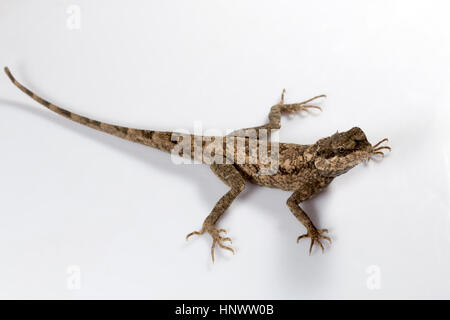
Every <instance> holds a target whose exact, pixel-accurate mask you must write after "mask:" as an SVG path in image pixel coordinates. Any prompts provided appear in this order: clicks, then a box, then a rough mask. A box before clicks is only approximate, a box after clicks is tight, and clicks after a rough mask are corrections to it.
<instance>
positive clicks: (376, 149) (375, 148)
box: [370, 138, 392, 158]
mask: <svg viewBox="0 0 450 320" xmlns="http://www.w3.org/2000/svg"><path fill="white" fill-rule="evenodd" d="M387 141H388V139H387V138H384V139H383V140H381V141H380V142H378V143H377V144H375V145H374V146H373V147H372V150H371V151H370V155H376V154H378V155H380V156H381V157H383V158H384V152H383V151H380V150H383V149H386V150H389V151H391V150H392V149H391V147H389V146H380V144H382V143H383V142H387Z"/></svg>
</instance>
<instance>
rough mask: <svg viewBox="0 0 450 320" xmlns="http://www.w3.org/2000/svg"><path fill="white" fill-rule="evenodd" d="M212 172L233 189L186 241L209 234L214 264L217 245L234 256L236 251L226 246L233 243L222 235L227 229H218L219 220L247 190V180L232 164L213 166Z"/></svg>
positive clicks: (218, 202)
mask: <svg viewBox="0 0 450 320" xmlns="http://www.w3.org/2000/svg"><path fill="white" fill-rule="evenodd" d="M211 170H212V171H213V172H214V173H215V174H216V176H217V177H219V178H220V180H222V181H223V182H224V183H225V184H226V185H228V186H229V187H230V188H231V189H230V190H229V191H228V192H227V193H226V194H225V195H224V196H222V198H220V200H219V201H217V203H216V205H215V206H214V208H213V210H212V211H211V213H210V214H209V215H208V216H207V217H206V219H205V221H204V222H203V225H202V228H201V230H200V231H193V232H191V233H189V234H188V235H187V236H186V240H187V239H188V238H189V237H191V236H193V235H202V234H204V233H205V232H208V233H209V235H210V236H211V237H212V239H213V242H212V246H211V258H212V261H213V262H214V249H215V247H216V245H218V246H219V247H220V248H222V249H225V250H228V251H231V252H232V253H233V254H234V250H233V249H232V248H231V247H228V246H226V245H224V242H226V241H228V242H230V243H232V240H231V239H230V238H229V237H222V236H221V233H224V234H226V231H225V229H218V228H217V227H216V223H217V220H219V218H220V217H221V216H222V215H223V214H224V212H225V211H226V210H227V209H228V207H229V206H230V205H231V203H232V202H233V201H234V199H235V198H236V197H237V196H238V195H239V193H241V192H242V190H244V188H245V180H244V178H243V177H242V176H241V174H240V173H239V171H238V170H237V169H236V168H235V167H234V166H233V165H231V164H213V165H211Z"/></svg>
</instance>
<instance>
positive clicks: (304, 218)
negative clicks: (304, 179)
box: [286, 187, 331, 254]
mask: <svg viewBox="0 0 450 320" xmlns="http://www.w3.org/2000/svg"><path fill="white" fill-rule="evenodd" d="M315 193H316V192H314V191H313V190H312V189H311V188H308V187H304V188H302V189H299V190H297V191H295V192H294V193H293V194H292V195H291V196H290V197H289V199H288V200H287V202H286V203H287V206H288V207H289V209H290V210H291V212H292V213H293V214H294V216H295V217H296V218H297V219H298V221H300V222H301V223H302V224H303V225H304V226H305V228H306V230H307V233H306V234H303V235H301V236H299V237H298V238H297V242H299V241H300V240H301V239H303V238H311V245H310V247H309V254H311V251H312V248H313V245H314V243H317V244H318V245H319V246H320V248H321V249H322V253H323V252H324V247H323V244H322V242H320V239H325V240H328V241H330V243H331V239H330V237H327V236H324V235H322V233H325V232H328V230H327V229H317V228H316V227H315V226H314V224H313V223H312V221H311V219H310V218H309V217H308V215H307V214H306V212H305V211H303V209H302V208H300V206H299V204H300V203H301V202H303V201H305V200H307V199H309V198H311V197H312V195H313V194H315Z"/></svg>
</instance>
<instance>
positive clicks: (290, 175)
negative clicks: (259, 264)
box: [4, 67, 391, 262]
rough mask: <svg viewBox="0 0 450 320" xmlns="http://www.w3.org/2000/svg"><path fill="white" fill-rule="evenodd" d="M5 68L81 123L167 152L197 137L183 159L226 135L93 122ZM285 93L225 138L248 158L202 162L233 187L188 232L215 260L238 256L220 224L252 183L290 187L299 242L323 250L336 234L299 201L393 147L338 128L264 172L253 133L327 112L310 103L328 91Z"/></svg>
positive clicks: (287, 148) (290, 147) (281, 148)
mask: <svg viewBox="0 0 450 320" xmlns="http://www.w3.org/2000/svg"><path fill="white" fill-rule="evenodd" d="M4 71H5V73H6V75H7V76H8V77H9V79H10V80H11V81H12V83H13V84H14V85H15V86H17V87H18V88H19V89H20V90H22V91H23V92H24V93H25V94H27V95H28V96H30V97H31V98H32V99H34V100H35V101H37V102H38V103H40V104H42V105H43V106H45V107H47V108H48V109H49V110H51V111H53V112H55V113H57V114H59V115H61V116H63V117H65V118H68V119H70V120H72V121H75V122H77V123H79V124H81V125H85V126H88V127H90V128H93V129H96V130H99V131H102V132H104V133H107V134H110V135H113V136H116V137H119V138H123V139H126V140H129V141H132V142H136V143H140V144H143V145H145V146H149V147H153V148H156V149H159V150H161V151H164V152H168V153H170V152H174V150H176V149H177V147H178V146H179V144H180V143H181V142H182V141H183V140H184V139H186V138H192V140H191V142H190V145H189V147H190V148H188V151H187V152H184V153H183V154H181V152H176V153H177V155H181V156H182V157H188V158H191V159H194V158H195V156H194V153H195V152H194V150H193V149H195V146H194V143H193V142H192V141H199V140H200V145H201V147H203V148H205V147H208V145H209V144H210V143H211V141H214V140H217V141H223V140H220V139H222V138H224V137H203V136H194V135H184V136H182V138H181V139H180V138H179V137H178V138H174V134H176V133H175V132H171V131H155V130H144V129H134V128H128V127H123V126H118V125H114V124H109V123H104V122H101V121H97V120H93V119H90V118H87V117H84V116H82V115H79V114H77V113H74V112H71V111H68V110H66V109H63V108H61V107H58V106H56V105H55V104H52V103H50V102H48V101H47V100H45V99H43V98H41V97H40V96H38V95H36V94H35V93H33V92H32V91H31V90H29V89H28V88H27V87H25V86H24V85H22V84H21V83H20V82H18V81H17V80H16V79H15V78H14V76H13V75H12V74H11V72H10V70H9V69H8V67H5V68H4ZM285 92H286V90H285V89H283V91H282V94H281V99H280V101H279V102H278V103H277V104H275V105H273V106H272V107H271V108H270V112H269V122H267V123H266V124H264V125H262V126H258V127H252V128H245V129H240V130H236V131H233V132H231V133H230V134H228V135H227V136H226V137H225V138H233V139H234V141H233V143H234V145H237V144H238V143H239V142H240V143H242V144H243V145H244V146H245V147H244V149H243V150H244V151H243V152H244V154H243V156H244V158H245V159H246V161H243V162H239V161H236V159H237V158H238V157H239V155H238V154H237V152H234V154H231V158H232V159H229V158H227V159H225V160H234V162H233V161H225V163H224V162H223V161H213V162H211V161H210V162H206V161H203V163H206V164H208V165H209V166H210V168H211V170H212V172H213V173H214V174H215V175H216V176H217V177H218V178H219V179H220V180H222V181H223V183H225V184H226V185H227V186H228V187H229V188H230V189H229V191H228V192H227V193H225V195H223V196H222V197H221V198H220V199H219V201H217V203H216V205H215V206H214V208H213V209H212V210H211V212H210V213H209V215H208V216H207V217H206V218H205V220H204V221H203V224H202V227H201V228H200V230H198V231H193V232H191V233H189V234H188V235H187V236H186V240H187V239H188V238H190V237H191V236H193V235H202V234H204V233H208V234H209V235H210V236H211V237H212V245H211V258H212V261H213V262H214V250H215V248H216V246H219V247H220V248H222V249H226V250H229V251H231V252H232V253H233V254H234V249H233V248H231V247H230V246H229V245H228V244H227V245H225V242H229V243H230V244H231V243H232V240H231V238H229V237H227V236H226V230H225V229H219V228H218V227H217V226H216V224H217V222H218V220H219V219H220V218H221V217H222V216H223V214H224V213H225V211H226V210H227V209H228V208H229V207H230V205H231V204H232V202H233V201H234V200H235V199H236V197H237V196H238V195H239V194H240V193H241V192H242V191H243V190H244V188H245V186H246V183H248V182H249V183H253V184H256V185H258V186H262V187H270V188H277V189H281V190H285V191H291V192H292V194H291V196H290V197H289V198H288V199H287V201H286V204H287V207H288V208H289V210H290V211H291V212H292V214H293V215H294V216H295V218H296V219H297V220H298V221H299V222H300V223H302V224H303V226H304V227H305V228H306V233H305V234H302V235H300V236H298V237H297V243H298V242H299V241H300V240H301V239H304V238H309V239H310V246H309V254H311V251H312V248H313V246H314V244H317V245H318V246H319V247H320V248H321V249H322V253H323V252H324V245H323V244H322V241H324V240H327V241H329V242H330V244H331V238H330V237H329V236H327V235H325V234H328V230H327V229H318V228H317V227H316V226H315V225H314V224H313V222H312V221H311V219H310V218H309V216H308V215H307V213H306V212H305V211H304V210H303V209H302V208H301V206H300V204H301V203H302V202H304V201H307V200H309V199H311V198H312V197H314V196H315V195H317V194H318V193H319V192H321V191H322V190H324V189H325V188H326V187H327V186H328V185H329V184H330V183H331V182H332V181H333V180H334V178H336V177H337V176H339V175H342V174H344V173H346V172H347V171H349V170H350V169H351V168H353V167H355V166H356V165H358V164H360V163H362V162H366V161H369V160H370V159H371V157H372V156H374V155H379V156H382V157H384V152H383V151H382V150H389V151H391V148H390V147H389V146H387V145H383V143H384V142H387V141H388V139H387V138H384V139H382V140H381V141H379V142H378V143H376V144H374V145H372V144H370V143H369V141H368V140H367V138H366V135H365V133H364V131H363V130H362V129H360V128H359V127H353V128H351V129H349V130H348V131H345V132H336V133H334V134H332V135H331V136H328V137H325V138H322V139H319V140H318V141H317V142H315V143H313V144H301V145H300V144H293V143H277V147H278V150H277V158H276V167H277V169H276V171H275V172H272V173H271V174H261V170H262V169H264V168H266V167H267V164H266V163H262V161H261V160H260V159H257V160H256V161H253V162H251V161H249V159H250V160H251V159H253V158H254V151H255V150H254V148H257V147H260V146H262V145H263V141H262V140H261V138H260V137H261V136H260V135H255V134H254V133H255V132H256V133H261V132H263V131H265V130H270V131H273V130H279V129H280V128H281V115H282V114H294V113H298V112H300V111H309V110H310V109H319V110H322V108H321V107H320V106H317V105H315V104H311V102H312V101H314V100H316V99H318V98H324V97H326V96H325V95H319V96H315V97H313V98H311V99H308V100H305V101H302V102H298V103H290V104H288V103H285ZM189 140H190V139H189ZM186 141H187V140H186ZM186 141H185V142H186ZM265 143H266V144H265V146H266V147H268V146H272V144H273V142H270V141H266V142H265ZM271 150H272V149H271ZM219 156H220V155H219ZM241 156H242V155H241ZM224 157H226V156H224ZM219 158H220V157H219ZM321 240H322V241H321Z"/></svg>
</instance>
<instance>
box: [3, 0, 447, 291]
mask: <svg viewBox="0 0 450 320" xmlns="http://www.w3.org/2000/svg"><path fill="white" fill-rule="evenodd" d="M449 6H450V5H449V4H448V2H447V1H433V2H429V1H411V0H409V1H392V0H390V1H360V0H354V1H349V0H347V1H331V0H329V1H217V0H214V1H210V0H208V1H206V0H204V1H184V0H173V1H162V0H161V1H127V2H124V1H118V0H117V1H116V0H113V1H111V0H108V1H106V0H97V1H87V0H84V1H83V0H71V1H55V0H53V1H50V0H46V1H39V2H38V1H18V0H3V1H1V2H0V40H1V44H2V46H1V50H0V63H1V64H2V67H3V66H9V67H10V69H11V71H12V72H13V74H14V75H15V76H16V77H17V79H18V80H19V81H22V82H23V83H24V84H25V85H27V86H28V87H29V88H30V89H32V90H34V91H35V92H36V93H38V94H40V95H42V96H43V97H45V98H47V99H48V100H50V101H52V102H54V103H56V104H58V105H61V106H62V107H65V108H68V109H70V110H73V111H75V112H77V113H80V114H82V115H86V116H89V117H91V118H94V119H97V120H101V121H105V122H110V123H114V124H120V125H125V126H131V127H137V128H148V129H157V130H177V129H184V130H190V131H192V130H193V128H194V125H198V124H201V126H202V128H203V130H205V131H206V130H216V131H218V132H219V133H225V132H226V130H227V129H238V128H243V127H250V126H255V125H260V124H263V123H265V121H266V120H267V114H268V111H269V108H270V106H271V105H273V104H274V103H276V102H278V100H279V96H280V94H281V90H282V89H283V88H286V89H287V94H286V99H287V101H288V102H298V101H301V100H305V99H307V98H310V97H312V96H314V95H317V94H322V93H325V94H327V95H328V98H327V99H326V100H324V101H323V102H321V105H322V107H323V112H322V113H320V112H316V111H313V112H311V113H310V114H301V115H299V116H294V117H291V118H289V117H283V119H282V130H281V131H280V139H281V141H284V142H292V143H299V144H309V143H314V142H315V141H316V140H318V139H319V138H322V137H325V136H329V135H331V134H333V133H334V132H336V130H339V131H344V130H348V129H349V128H351V127H353V126H359V127H361V128H362V129H363V130H364V131H365V132H366V135H367V137H368V139H369V141H370V142H372V143H374V142H376V141H379V140H381V139H382V138H385V137H388V138H389V145H390V146H391V147H392V148H393V150H392V153H390V154H388V155H387V156H386V157H385V159H384V160H382V161H378V162H375V161H374V162H369V163H368V164H367V165H360V166H358V167H357V168H355V169H353V170H351V171H350V172H348V173H347V174H345V175H343V176H341V177H338V178H337V179H336V180H335V181H334V182H333V183H332V184H331V185H330V186H329V188H328V189H327V190H326V191H325V192H324V193H322V194H320V195H319V196H317V197H315V198H313V199H312V200H310V201H308V202H307V203H305V204H303V208H304V209H305V211H306V212H308V213H309V215H310V216H311V217H312V219H313V221H314V222H315V223H316V225H317V226H318V227H320V228H328V229H329V231H330V234H331V236H332V239H333V244H332V245H331V246H327V247H326V252H325V254H323V255H322V253H321V252H320V250H319V249H318V248H316V249H315V250H314V251H313V254H312V255H311V256H309V255H308V248H309V241H304V242H301V243H299V244H297V243H296V242H295V239H296V237H297V236H298V235H299V234H302V233H304V231H305V229H304V227H303V226H302V225H301V224H300V223H299V222H298V221H297V220H296V219H295V218H294V216H293V215H292V214H291V212H290V211H289V209H288V208H287V206H286V204H285V202H286V199H287V198H288V197H289V195H290V193H288V192H284V191H280V190H272V189H264V188H258V187H255V186H252V185H248V187H247V189H246V190H245V191H244V192H243V193H242V194H241V195H240V196H239V197H238V199H237V200H236V201H235V202H234V203H233V204H232V206H231V208H230V209H229V210H228V211H227V212H226V214H225V215H224V216H223V218H222V219H221V220H220V221H219V226H220V227H223V228H226V229H227V231H228V234H229V236H230V237H231V238H232V239H233V247H234V248H235V249H236V254H235V255H234V256H233V255H231V254H230V253H229V252H225V251H223V250H220V249H216V263H215V264H212V262H211V259H210V245H211V239H210V238H209V236H207V235H204V236H201V237H193V238H191V239H190V240H189V241H188V242H186V241H185V239H184V237H185V235H186V234H187V233H189V232H191V231H193V230H197V229H199V228H200V227H201V224H202V222H203V219H204V218H205V217H206V216H207V214H208V213H209V212H210V210H211V209H212V208H213V206H214V204H215V202H216V201H217V200H218V199H219V198H220V197H221V196H222V195H223V194H224V193H225V192H226V191H227V187H226V186H225V185H223V184H222V182H220V181H219V180H218V179H217V178H216V177H215V176H214V175H213V173H212V172H211V171H210V170H209V168H208V167H207V166H201V165H175V164H174V163H172V161H171V159H170V156H169V155H167V154H164V153H162V152H160V151H157V150H152V149H150V148H146V147H144V146H142V145H137V144H133V143H130V142H127V141H123V140H120V139H118V138H116V137H112V136H108V135H106V134H103V133H100V132H96V131H94V130H92V129H89V128H86V127H82V126H80V125H78V124H76V123H72V122H70V121H69V120H66V119H63V118H61V117H59V116H58V115H55V114H53V113H51V112H49V111H48V110H46V109H44V108H43V107H42V106H40V105H38V104H37V103H36V102H34V101H33V100H31V99H29V98H28V97H27V96H25V95H24V94H23V93H22V92H20V91H19V90H18V89H17V88H15V87H14V86H13V85H12V84H11V83H10V81H9V80H8V79H7V77H6V75H2V76H0V155H1V156H0V208H1V210H0V256H1V263H0V297H1V298H63V299H70V298H88V299H90V298H150V299H163V298H167V299H172V298H183V299H188V298H190V299H199V298H209V299H228V298H235V299H240V298H242V299H250V298H252V299H258V298H264V299H271V298H273V299H279V298H283V299H311V298H324V299H329V298H332V299H334V298H343V299H346V298H361V299H383V298H388V299H390V298H450V277H449V270H450V250H449V245H450V210H449V207H450V204H449V199H450V197H449V191H450V190H449V186H450V184H449V182H450V169H449V157H450V147H449V145H450V144H449V139H450V134H449V124H450V120H449V119H450V118H449V116H450V111H449V106H450V80H449V75H450V73H449V72H450V59H449V58H448V57H449V56H450V38H449V37H450V20H449V19H448V17H447V13H448V11H449V9H450V8H449ZM2 74H3V73H2Z"/></svg>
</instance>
